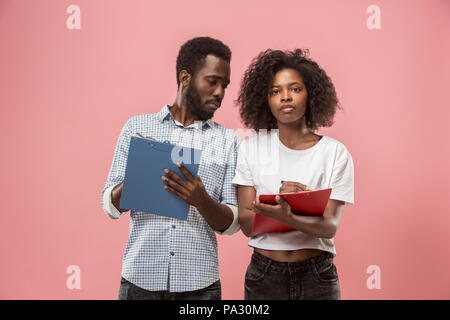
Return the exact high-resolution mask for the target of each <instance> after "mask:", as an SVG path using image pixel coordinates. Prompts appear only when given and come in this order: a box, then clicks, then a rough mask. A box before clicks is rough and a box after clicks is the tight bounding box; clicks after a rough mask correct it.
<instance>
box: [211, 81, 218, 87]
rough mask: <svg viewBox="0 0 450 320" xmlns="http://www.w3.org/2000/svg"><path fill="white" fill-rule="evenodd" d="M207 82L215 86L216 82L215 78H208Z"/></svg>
mask: <svg viewBox="0 0 450 320" xmlns="http://www.w3.org/2000/svg"><path fill="white" fill-rule="evenodd" d="M209 84H210V85H212V86H215V85H216V84H217V81H216V80H209Z"/></svg>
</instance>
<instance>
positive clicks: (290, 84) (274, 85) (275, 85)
mask: <svg viewBox="0 0 450 320" xmlns="http://www.w3.org/2000/svg"><path fill="white" fill-rule="evenodd" d="M293 84H299V85H301V83H300V82H291V83H289V84H288V85H289V86H292V85H293ZM274 87H281V85H278V84H273V85H272V88H274Z"/></svg>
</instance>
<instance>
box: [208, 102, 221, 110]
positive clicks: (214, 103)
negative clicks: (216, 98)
mask: <svg viewBox="0 0 450 320" xmlns="http://www.w3.org/2000/svg"><path fill="white" fill-rule="evenodd" d="M207 105H209V106H210V107H212V108H214V109H219V108H220V103H217V102H208V103H207Z"/></svg>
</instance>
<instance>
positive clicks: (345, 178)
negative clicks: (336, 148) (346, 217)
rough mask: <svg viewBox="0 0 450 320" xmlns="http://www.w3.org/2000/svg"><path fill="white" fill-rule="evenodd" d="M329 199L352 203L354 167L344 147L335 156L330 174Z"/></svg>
mask: <svg viewBox="0 0 450 320" xmlns="http://www.w3.org/2000/svg"><path fill="white" fill-rule="evenodd" d="M330 188H332V191H331V195H330V199H334V200H340V201H344V202H345V204H353V203H354V190H353V189H354V168H353V159H352V156H351V155H350V153H349V152H348V151H347V150H346V149H344V150H343V151H342V153H341V155H340V156H339V157H338V158H337V160H336V164H335V165H334V167H333V172H332V175H331V181H330Z"/></svg>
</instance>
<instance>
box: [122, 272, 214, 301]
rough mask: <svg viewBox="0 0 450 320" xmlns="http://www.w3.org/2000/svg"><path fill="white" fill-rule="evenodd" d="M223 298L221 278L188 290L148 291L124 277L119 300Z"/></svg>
mask: <svg viewBox="0 0 450 320" xmlns="http://www.w3.org/2000/svg"><path fill="white" fill-rule="evenodd" d="M221 298H222V287H221V285H220V280H219V281H216V282H214V283H213V284H212V285H210V286H209V287H206V288H203V289H200V290H195V291H186V292H170V291H148V290H144V289H142V288H140V287H138V286H136V285H134V284H133V283H131V282H129V281H128V280H127V279H125V278H123V277H122V279H121V281H120V289H119V300H220V299H221Z"/></svg>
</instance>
